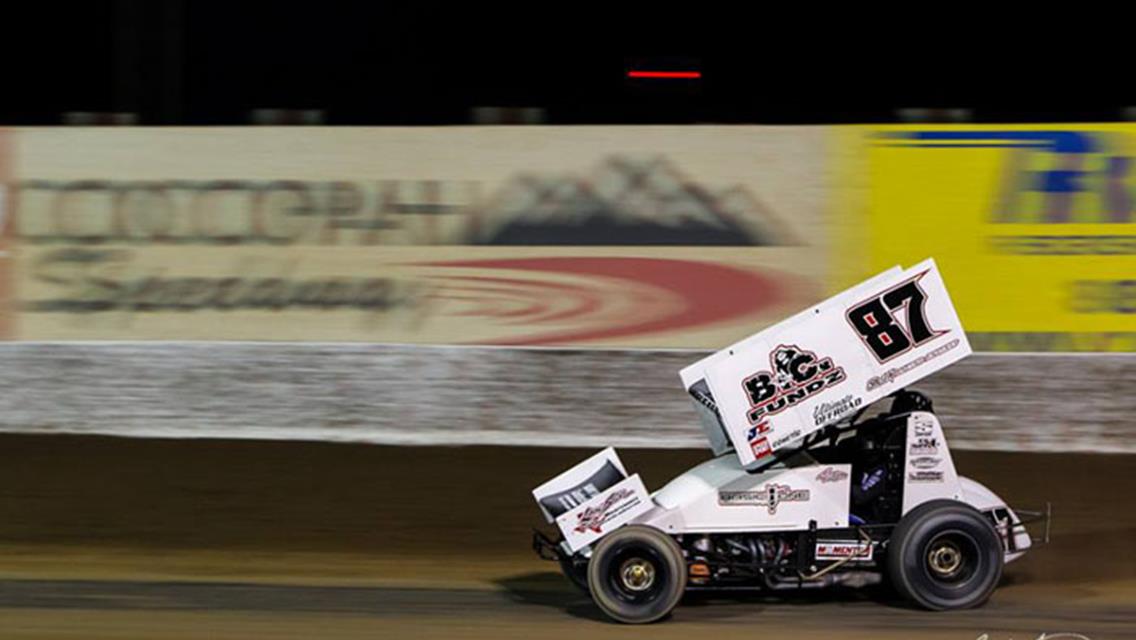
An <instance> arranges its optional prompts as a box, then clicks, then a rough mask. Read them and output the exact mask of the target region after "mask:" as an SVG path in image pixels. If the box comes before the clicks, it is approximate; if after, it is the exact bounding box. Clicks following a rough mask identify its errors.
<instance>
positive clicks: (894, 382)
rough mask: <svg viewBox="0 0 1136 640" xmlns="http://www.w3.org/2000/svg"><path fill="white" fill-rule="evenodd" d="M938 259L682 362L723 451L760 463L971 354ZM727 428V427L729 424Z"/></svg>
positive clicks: (884, 276)
mask: <svg viewBox="0 0 1136 640" xmlns="http://www.w3.org/2000/svg"><path fill="white" fill-rule="evenodd" d="M970 352H971V351H970V343H969V342H967V339H966V334H965V333H964V332H963V329H962V325H961V323H960V322H959V319H958V314H956V313H955V310H954V306H952V305H951V299H950V296H949V295H948V294H947V289H946V287H945V286H944V285H943V280H942V278H941V277H940V275H939V270H938V268H936V266H935V261H934V260H930V259H929V260H925V261H924V262H921V263H919V264H918V265H915V266H914V267H911V268H910V269H907V270H901V269H900V268H899V267H894V268H892V269H890V270H888V271H885V272H884V273H881V274H879V275H878V276H875V277H874V278H871V279H870V280H867V281H865V282H862V283H860V284H859V285H856V286H855V287H852V288H851V289H848V290H847V291H844V292H842V293H839V294H837V295H835V296H833V297H831V298H829V299H828V300H825V301H824V302H821V303H820V304H818V305H816V306H814V307H812V308H810V309H806V310H805V311H802V312H801V313H798V314H797V315H795V316H793V317H791V318H789V319H788V320H785V321H783V322H781V323H779V324H776V325H774V326H772V327H769V328H767V329H765V330H764V331H761V332H759V333H756V334H754V335H752V336H750V337H748V338H746V339H745V340H742V341H741V342H738V343H736V344H734V345H731V346H729V347H727V348H725V349H722V350H721V351H718V352H717V353H715V354H713V355H710V356H707V357H706V358H703V359H702V360H699V361H698V362H696V363H694V364H692V365H690V366H689V367H687V368H685V369H683V370H682V373H681V376H682V381H683V385H684V386H685V387H686V389H687V391H688V392H690V393H691V394H692V395H693V396H694V397H695V399H696V400H698V401H699V410H700V412H701V413H702V418H703V425H704V426H705V427H706V428H707V433H708V435H709V437H710V446H711V448H713V449H714V450H715V452H716V453H722V452H724V451H725V450H728V449H729V448H731V447H732V448H733V449H734V450H735V451H736V452H737V455H738V458H739V459H740V460H741V463H742V464H743V465H745V466H755V465H757V464H758V463H759V461H761V460H762V459H763V458H767V457H769V456H771V455H772V454H773V453H774V452H776V451H777V450H779V449H783V448H785V447H787V446H789V445H792V444H794V443H796V442H798V441H800V440H801V439H802V438H804V437H805V436H807V435H809V434H810V433H813V432H814V431H816V430H818V429H820V428H821V427H824V426H826V425H828V424H831V423H833V422H836V421H837V420H839V419H841V418H843V417H845V416H846V415H848V414H849V413H852V412H853V411H855V410H856V409H858V408H860V407H863V406H867V405H868V404H869V403H871V402H874V401H875V400H878V399H879V398H882V397H884V396H886V395H887V394H889V393H891V392H892V391H895V390H897V389H900V388H903V387H905V386H907V385H910V384H911V383H913V382H915V381H917V380H920V379H921V378H924V377H926V376H928V375H930V374H932V373H934V372H936V371H938V370H940V369H942V368H944V367H946V366H947V365H950V364H953V363H955V362H957V361H959V360H961V359H962V358H964V357H966V356H967V355H970ZM723 431H724V432H725V435H724V436H723V435H722V432H723Z"/></svg>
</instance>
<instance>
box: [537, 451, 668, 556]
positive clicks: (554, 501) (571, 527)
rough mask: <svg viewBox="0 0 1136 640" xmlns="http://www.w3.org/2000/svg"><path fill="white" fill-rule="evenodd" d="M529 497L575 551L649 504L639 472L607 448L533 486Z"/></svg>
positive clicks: (649, 506) (639, 512)
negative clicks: (628, 468)
mask: <svg viewBox="0 0 1136 640" xmlns="http://www.w3.org/2000/svg"><path fill="white" fill-rule="evenodd" d="M533 498H535V499H536V501H537V504H539V505H540V510H541V512H542V513H543V514H544V517H545V518H546V519H547V520H548V521H549V522H556V526H557V527H558V528H559V529H560V532H561V533H562V534H564V542H565V544H567V546H568V549H569V550H570V551H572V552H573V553H575V552H576V551H577V550H579V549H581V548H583V547H584V546H586V545H589V544H591V543H592V542H594V541H595V540H596V539H598V538H599V537H601V536H603V535H604V534H607V533H608V532H610V531H612V530H614V529H618V528H619V527H622V526H623V525H625V524H627V523H628V522H629V521H631V520H632V519H633V518H635V517H636V516H638V515H639V514H641V513H643V512H644V511H647V510H648V509H650V508H651V498H650V496H649V495H648V494H647V489H646V488H645V487H644V486H643V481H642V480H640V479H639V474H635V475H632V476H628V475H627V471H626V470H625V469H624V468H623V463H622V462H621V461H620V460H619V456H618V455H616V453H615V450H614V449H612V448H611V447H608V448H607V449H604V450H603V451H600V452H599V453H597V454H596V455H594V456H592V457H590V458H588V459H587V460H585V461H583V462H581V463H580V464H578V465H576V466H574V467H572V468H571V469H569V470H567V471H565V472H564V473H562V474H560V475H558V476H556V477H555V478H553V479H551V480H549V481H548V482H546V483H544V484H542V485H540V486H539V487H537V488H536V489H533Z"/></svg>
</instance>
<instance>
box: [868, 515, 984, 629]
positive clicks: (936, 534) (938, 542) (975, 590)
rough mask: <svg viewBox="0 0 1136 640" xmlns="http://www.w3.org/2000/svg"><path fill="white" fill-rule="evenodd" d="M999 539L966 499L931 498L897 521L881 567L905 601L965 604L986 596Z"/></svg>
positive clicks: (950, 606)
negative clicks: (885, 568)
mask: <svg viewBox="0 0 1136 640" xmlns="http://www.w3.org/2000/svg"><path fill="white" fill-rule="evenodd" d="M1002 553H1003V550H1002V542H1001V539H1000V538H999V537H998V533H997V532H996V531H995V530H994V527H993V525H991V524H990V522H989V521H988V520H987V519H986V518H985V517H983V515H982V514H981V513H979V512H978V511H977V510H976V509H974V508H973V507H971V506H970V505H967V504H964V503H961V502H957V501H954V500H932V501H931V502H927V503H924V504H921V505H919V506H918V507H916V508H915V509H912V510H911V511H910V512H909V513H908V514H907V515H905V516H904V517H903V519H902V520H900V521H899V525H898V526H896V528H895V531H894V532H892V536H891V540H890V542H889V543H888V554H887V572H888V577H889V578H890V579H891V583H892V585H893V586H894V587H895V589H896V591H898V592H899V594H900V595H902V596H903V597H904V598H906V599H907V600H908V601H910V602H912V603H913V604H916V605H918V606H920V607H923V608H925V609H932V610H939V611H942V610H948V609H966V608H970V607H974V606H977V605H979V604H982V603H983V602H985V601H986V599H987V598H989V597H990V594H991V592H993V591H994V587H996V586H997V585H998V580H999V579H1000V578H1001V577H1002V561H1003V556H1002Z"/></svg>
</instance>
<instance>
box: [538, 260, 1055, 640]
mask: <svg viewBox="0 0 1136 640" xmlns="http://www.w3.org/2000/svg"><path fill="white" fill-rule="evenodd" d="M969 353H970V346H969V344H968V343H967V341H966V335H965V333H963V331H962V327H961V325H960V323H959V320H958V317H957V315H956V314H955V312H954V309H953V307H952V305H951V303H950V299H949V297H948V295H947V292H946V288H945V285H944V284H943V282H942V279H941V277H940V276H939V273H938V270H937V268H936V266H935V264H934V261H932V260H927V261H925V262H923V263H920V264H919V265H916V266H915V267H912V268H911V269H908V270H906V271H905V270H901V269H899V268H898V267H896V268H893V269H891V270H889V271H886V272H884V273H882V274H880V275H879V276H876V277H875V278H872V279H870V280H868V281H866V282H864V283H862V284H860V285H857V286H856V287H853V288H851V289H849V290H847V291H845V292H843V293H840V294H838V295H836V296H834V297H832V298H830V299H829V300H827V301H825V302H822V303H820V304H819V305H817V306H816V307H813V308H811V309H807V310H805V311H803V312H801V313H800V314H797V315H796V316H793V317H792V318H789V319H788V320H786V321H784V322H782V323H779V324H777V325H774V326H773V327H770V328H767V329H765V330H763V331H761V332H759V333H757V334H755V335H753V336H750V337H749V338H746V339H745V340H743V341H741V342H739V343H736V344H734V345H731V346H730V347H727V348H726V349H723V350H721V351H719V352H717V353H715V354H713V355H711V356H709V357H707V358H704V359H702V360H700V361H698V362H697V363H695V364H693V365H691V366H690V367H687V368H686V369H684V370H683V371H682V373H681V377H682V380H683V383H684V386H685V387H686V389H687V391H688V393H689V394H690V395H691V397H692V399H693V400H694V405H695V407H696V409H697V411H698V413H699V414H700V417H701V422H702V427H703V429H704V431H705V433H706V435H707V438H708V440H709V444H710V448H711V450H712V452H713V453H714V457H713V458H712V459H710V460H707V461H706V462H704V463H702V464H700V465H698V466H696V467H694V468H692V469H690V470H689V471H687V472H685V473H683V474H682V475H680V476H678V477H677V478H675V479H673V480H672V481H671V482H669V483H668V484H666V485H665V486H664V487H663V488H662V489H660V490H658V491H655V492H654V493H651V494H648V493H647V491H646V489H645V487H644V485H643V482H642V480H641V479H640V477H639V475H638V474H628V472H627V470H626V468H625V467H624V466H623V464H622V461H621V460H620V458H619V456H618V454H617V453H616V452H615V450H614V449H611V448H608V449H605V450H603V451H600V452H599V453H597V454H595V455H594V456H592V457H591V458H589V459H587V460H585V461H583V462H581V463H580V464H578V465H576V466H574V467H572V468H571V469H569V470H567V471H565V472H564V473H561V474H560V475H558V476H556V477H555V478H553V479H551V480H549V481H548V482H546V483H544V484H542V485H541V486H539V487H537V488H536V489H535V490H533V496H534V498H535V499H536V501H537V504H538V506H539V508H540V510H541V512H542V513H543V515H544V516H545V518H546V519H547V521H548V522H550V523H555V524H556V525H557V528H558V532H557V533H556V534H555V535H547V534H545V533H542V532H540V531H538V530H534V534H533V548H534V550H535V551H536V552H537V553H538V555H540V556H541V557H542V558H544V559H547V560H553V561H556V562H558V563H559V564H560V566H561V568H562V570H563V572H564V573H565V575H566V576H567V577H568V579H569V580H571V581H572V582H573V583H574V584H575V585H576V586H577V587H578V588H580V589H581V590H583V591H585V592H587V593H588V594H590V595H591V597H592V599H593V600H594V602H595V603H596V605H598V606H599V608H600V609H601V610H602V611H603V612H604V613H605V614H606V615H607V616H609V617H610V618H612V619H614V620H616V621H619V622H624V623H648V622H654V621H656V620H659V619H661V618H663V617H665V616H667V615H668V614H669V613H670V612H671V611H672V610H673V609H674V608H675V607H676V606H677V604H678V603H679V601H680V599H681V598H682V596H683V594H684V593H685V592H687V591H693V590H711V589H746V588H748V589H764V590H771V591H777V590H783V589H804V588H813V587H824V586H830V585H836V584H845V585H851V586H861V585H864V584H870V583H874V582H880V581H886V582H888V583H890V584H891V585H892V586H893V587H894V589H895V591H897V592H898V593H899V594H900V595H901V596H902V597H903V598H905V599H906V600H907V601H909V602H911V603H912V604H914V605H915V606H918V607H922V608H925V609H931V610H949V609H961V608H967V607H973V606H977V605H979V604H981V603H983V602H985V601H986V600H987V599H988V598H989V597H990V595H991V593H992V592H993V590H994V588H995V587H996V586H997V584H998V582H999V580H1000V578H1001V574H1002V568H1003V565H1004V564H1005V563H1007V562H1012V561H1013V560H1015V559H1017V558H1019V557H1021V556H1022V555H1023V554H1024V553H1025V552H1026V551H1027V550H1028V549H1029V548H1030V547H1031V546H1032V545H1033V544H1035V543H1036V542H1039V541H1042V540H1047V538H1048V522H1049V510H1048V507H1046V509H1045V511H1029V512H1027V511H1022V510H1014V509H1011V508H1010V507H1009V506H1008V505H1007V504H1006V503H1005V501H1003V500H1002V499H1001V498H999V497H998V496H997V495H996V494H995V493H994V492H992V491H991V490H989V489H988V488H986V487H984V486H983V485H981V484H979V483H978V482H975V481H974V480H971V479H969V478H966V477H963V476H960V475H958V473H957V471H956V469H955V465H954V461H953V459H952V457H951V453H950V450H949V448H948V445H947V440H946V437H945V435H944V432H943V429H942V426H941V425H940V423H939V420H938V418H937V417H936V415H935V413H934V410H933V405H932V401H931V400H930V399H929V398H928V397H927V396H925V395H924V394H922V393H919V392H917V391H912V390H909V389H907V388H906V385H908V384H910V383H911V382H914V381H915V380H918V379H920V378H923V377H926V376H927V375H930V374H931V373H933V372H935V371H938V370H940V369H942V368H944V367H945V366H948V365H949V364H952V363H954V362H957V361H958V360H960V359H962V358H963V357H965V356H966V355H968V354H969ZM1030 522H1044V526H1045V531H1046V533H1045V535H1044V536H1042V537H1040V538H1037V539H1035V538H1033V537H1031V535H1030V534H1029V533H1028V532H1027V531H1026V528H1025V525H1026V524H1027V523H1030Z"/></svg>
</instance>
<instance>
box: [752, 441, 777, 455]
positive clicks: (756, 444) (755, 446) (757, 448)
mask: <svg viewBox="0 0 1136 640" xmlns="http://www.w3.org/2000/svg"><path fill="white" fill-rule="evenodd" d="M749 448H750V449H751V450H752V451H753V457H754V458H757V459H758V460H760V459H762V458H764V457H765V456H768V455H772V454H773V447H771V446H769V439H768V438H758V439H757V440H753V441H751V442H750V443H749Z"/></svg>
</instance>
